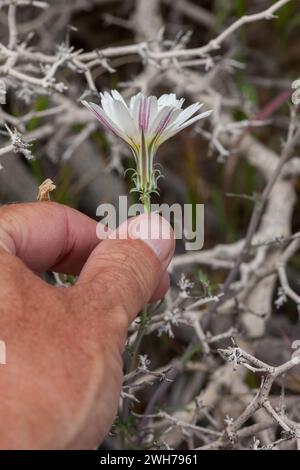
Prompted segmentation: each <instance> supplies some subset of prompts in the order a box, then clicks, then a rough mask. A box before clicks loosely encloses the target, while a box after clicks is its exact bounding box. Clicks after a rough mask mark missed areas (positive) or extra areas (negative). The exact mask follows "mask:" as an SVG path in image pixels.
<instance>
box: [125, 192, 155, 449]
mask: <svg viewBox="0 0 300 470" xmlns="http://www.w3.org/2000/svg"><path fill="white" fill-rule="evenodd" d="M140 201H141V202H142V204H143V205H144V211H145V213H146V214H149V213H150V212H151V199H150V193H148V192H145V193H142V194H141V195H140ZM148 321H149V312H148V306H147V305H146V306H145V308H144V309H143V311H142V312H141V315H140V324H139V328H138V331H137V334H136V338H135V341H134V344H133V346H132V352H131V353H130V356H131V357H130V359H129V363H128V367H127V368H126V369H127V371H126V372H127V374H129V373H130V372H133V371H134V370H135V368H136V367H137V364H138V355H139V350H140V346H141V342H142V340H143V337H144V336H145V333H146V330H147V325H148ZM129 408H130V402H129V400H128V398H124V401H123V409H122V411H121V413H122V421H123V423H124V424H125V423H127V422H128V419H129ZM121 439H122V447H123V449H126V446H127V439H126V435H125V430H123V433H122V435H121Z"/></svg>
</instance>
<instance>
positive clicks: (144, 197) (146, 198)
mask: <svg viewBox="0 0 300 470" xmlns="http://www.w3.org/2000/svg"><path fill="white" fill-rule="evenodd" d="M140 201H141V202H142V203H143V205H144V211H145V213H146V214H149V213H150V212H151V199H150V193H142V194H141V195H140Z"/></svg>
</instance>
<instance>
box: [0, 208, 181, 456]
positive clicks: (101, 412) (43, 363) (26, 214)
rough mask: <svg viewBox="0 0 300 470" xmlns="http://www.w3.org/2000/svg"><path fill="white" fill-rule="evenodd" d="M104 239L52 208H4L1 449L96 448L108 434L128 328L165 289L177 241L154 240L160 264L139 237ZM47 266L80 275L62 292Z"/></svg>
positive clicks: (75, 216) (78, 218)
mask: <svg viewBox="0 0 300 470" xmlns="http://www.w3.org/2000/svg"><path fill="white" fill-rule="evenodd" d="M140 217H144V218H145V216H140ZM151 217H153V218H154V219H155V220H156V221H157V220H158V219H159V216H157V215H152V216H151ZM122 230H123V231H124V230H125V231H127V230H128V225H127V224H126V225H124V226H123V227H122ZM102 238H106V239H105V240H103V241H101V242H100V243H99V239H98V238H97V237H96V222H95V221H93V220H92V219H90V218H88V217H86V216H85V215H83V214H81V213H79V212H77V211H75V210H73V209H70V208H67V207H66V206H62V205H59V204H56V203H54V202H44V203H42V202H36V203H30V204H14V205H8V206H2V207H1V208H0V262H1V276H0V340H2V341H5V344H6V353H7V364H5V365H0V390H1V401H0V418H1V419H0V436H1V437H0V448H1V449H92V448H95V447H96V446H97V445H99V443H100V442H101V440H102V439H103V438H104V437H105V436H106V434H107V432H108V431H109V428H110V426H111V424H112V422H113V419H114V417H115V414H116V410H117V406H118V401H119V395H120V387H121V383H122V352H123V348H124V341H125V338H126V333H127V329H128V326H129V324H130V323H131V322H132V321H133V320H134V318H135V317H136V315H137V314H138V312H139V311H140V310H141V308H142V307H143V306H144V305H145V304H146V303H147V302H148V301H149V299H152V300H154V299H157V298H159V297H161V296H162V295H163V294H164V292H165V291H166V289H167V287H168V276H167V274H166V271H165V270H166V267H167V265H168V263H169V261H170V259H171V256H172V254H173V249H174V242H173V239H172V237H171V239H169V240H164V241H161V242H160V241H159V242H158V241H156V244H157V243H161V244H162V245H161V246H160V253H161V256H160V257H161V259H159V257H158V256H157V254H156V253H155V252H154V251H153V249H151V247H150V246H149V243H145V241H142V240H137V239H127V240H111V239H108V238H107V234H106V233H105V231H104V229H103V233H102ZM45 270H52V271H57V272H65V273H72V274H79V273H80V275H79V279H78V282H77V283H76V285H75V286H72V287H70V288H67V289H64V288H58V287H54V286H51V285H49V284H46V283H45V282H44V281H43V280H42V279H41V277H40V275H39V273H41V272H43V271H45Z"/></svg>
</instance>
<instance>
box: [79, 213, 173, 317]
mask: <svg viewBox="0 0 300 470" xmlns="http://www.w3.org/2000/svg"><path fill="white" fill-rule="evenodd" d="M174 246H175V242H174V235H173V230H172V228H171V226H170V225H169V223H168V222H167V221H166V220H165V219H163V218H162V217H160V216H159V215H158V214H142V215H140V216H139V217H136V218H134V219H130V220H128V221H126V222H125V223H124V224H122V225H121V226H120V227H119V228H118V229H117V230H116V231H115V232H113V233H112V234H111V235H110V236H109V238H108V239H107V240H104V241H103V242H101V244H99V245H98V246H97V247H96V248H95V249H94V251H93V252H92V253H91V255H90V256H89V258H88V260H87V262H86V264H85V265H84V267H83V269H82V271H81V274H80V277H79V279H78V282H77V285H76V287H77V288H80V289H83V297H84V292H86V295H88V296H89V299H86V301H87V302H89V301H90V302H92V301H93V299H94V300H96V301H97V303H98V308H99V307H100V309H99V310H103V308H102V309H101V306H102V305H103V299H105V300H104V302H105V303H104V305H105V308H104V310H105V311H108V313H110V312H113V309H114V307H118V310H119V308H120V307H122V309H123V311H124V312H125V313H126V316H127V326H128V325H129V324H130V323H131V322H132V321H133V320H134V318H135V317H136V315H137V314H138V312H139V311H140V310H141V309H142V308H143V307H144V305H145V304H146V303H147V302H148V301H149V300H150V299H151V297H152V295H153V293H154V292H155V290H156V288H157V287H158V285H159V283H160V280H161V278H162V277H163V275H164V273H165V271H166V268H167V266H168V264H169V262H170V260H171V258H172V255H173V252H174ZM105 313H106V312H104V311H102V312H99V314H100V315H105ZM109 322H113V318H110V319H109Z"/></svg>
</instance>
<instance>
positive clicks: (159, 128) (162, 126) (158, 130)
mask: <svg viewBox="0 0 300 470" xmlns="http://www.w3.org/2000/svg"><path fill="white" fill-rule="evenodd" d="M173 111H174V110H173V109H170V111H169V112H168V114H167V115H166V116H165V117H164V118H163V119H162V120H161V121H160V123H159V124H158V126H157V128H156V131H155V135H158V134H161V133H162V132H163V131H164V130H165V128H166V127H167V125H168V123H169V121H170V119H171V116H172V114H173Z"/></svg>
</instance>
